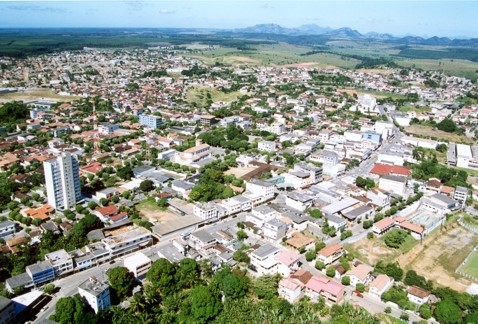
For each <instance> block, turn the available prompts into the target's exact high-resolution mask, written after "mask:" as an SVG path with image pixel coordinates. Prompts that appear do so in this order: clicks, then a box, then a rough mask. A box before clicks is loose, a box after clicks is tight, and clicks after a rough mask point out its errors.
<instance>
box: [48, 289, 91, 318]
mask: <svg viewBox="0 0 478 324" xmlns="http://www.w3.org/2000/svg"><path fill="white" fill-rule="evenodd" d="M88 310H89V309H88V308H87V306H86V305H85V303H84V302H83V300H82V299H81V297H80V296H79V295H75V296H73V297H64V298H60V299H59V300H58V301H57V303H56V305H55V314H53V315H52V316H50V319H51V320H53V321H55V322H58V323H61V324H70V323H93V322H94V315H93V313H90V312H88Z"/></svg>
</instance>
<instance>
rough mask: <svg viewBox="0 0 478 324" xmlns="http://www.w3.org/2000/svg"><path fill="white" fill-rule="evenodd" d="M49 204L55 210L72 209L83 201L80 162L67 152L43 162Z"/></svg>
mask: <svg viewBox="0 0 478 324" xmlns="http://www.w3.org/2000/svg"><path fill="white" fill-rule="evenodd" d="M43 169H44V171H45V186H46V191H47V196H48V203H49V204H50V205H51V206H53V208H55V209H60V210H63V209H70V208H73V207H75V205H76V203H77V202H78V201H79V200H80V199H81V190H80V174H79V167H78V161H77V160H76V158H75V157H74V156H72V155H71V154H70V153H68V152H65V153H62V154H61V155H59V156H58V157H56V158H53V159H50V160H46V161H45V162H43Z"/></svg>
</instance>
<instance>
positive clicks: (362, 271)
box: [346, 264, 373, 287]
mask: <svg viewBox="0 0 478 324" xmlns="http://www.w3.org/2000/svg"><path fill="white" fill-rule="evenodd" d="M372 271H373V268H372V267H371V266H369V265H366V264H359V265H358V266H356V267H355V268H353V269H352V270H350V271H348V272H347V274H346V275H347V276H348V277H349V278H350V285H351V286H353V287H356V286H357V284H359V283H361V284H363V285H366V284H367V283H368V282H369V280H370V274H371V273H372Z"/></svg>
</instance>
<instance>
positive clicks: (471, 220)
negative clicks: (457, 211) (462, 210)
mask: <svg viewBox="0 0 478 324" xmlns="http://www.w3.org/2000/svg"><path fill="white" fill-rule="evenodd" d="M463 222H465V223H466V224H468V225H471V226H474V227H476V228H478V218H476V217H473V216H471V215H469V214H465V215H464V216H463Z"/></svg>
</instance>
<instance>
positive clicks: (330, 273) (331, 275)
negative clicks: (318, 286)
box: [325, 266, 335, 278]
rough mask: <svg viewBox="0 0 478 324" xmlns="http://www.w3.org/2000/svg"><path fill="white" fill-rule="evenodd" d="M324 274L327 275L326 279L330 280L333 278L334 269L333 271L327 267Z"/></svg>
mask: <svg viewBox="0 0 478 324" xmlns="http://www.w3.org/2000/svg"><path fill="white" fill-rule="evenodd" d="M325 274H326V275H327V277H331V278H333V277H335V269H334V267H332V266H329V267H328V268H327V270H325Z"/></svg>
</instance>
